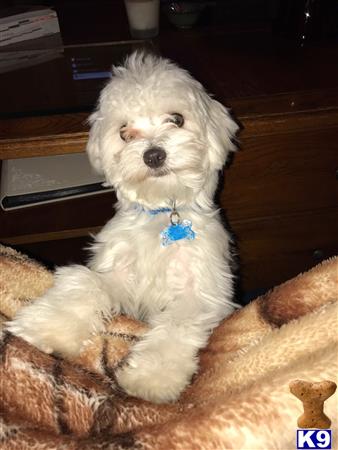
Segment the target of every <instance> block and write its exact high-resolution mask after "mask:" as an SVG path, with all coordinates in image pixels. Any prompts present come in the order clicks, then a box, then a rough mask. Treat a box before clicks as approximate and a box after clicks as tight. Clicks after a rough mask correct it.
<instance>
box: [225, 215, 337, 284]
mask: <svg viewBox="0 0 338 450" xmlns="http://www.w3.org/2000/svg"><path fill="white" fill-rule="evenodd" d="M337 224H338V209H330V210H324V211H321V212H320V211H317V212H308V213H306V214H294V215H292V214H291V215H289V216H283V217H270V218H266V219H260V220H252V221H248V222H233V223H231V225H232V229H233V230H234V233H235V235H236V238H237V244H238V253H239V257H240V261H241V264H240V267H241V275H242V283H243V286H244V289H245V290H252V289H257V288H269V287H272V286H274V285H276V284H279V283H281V282H283V281H285V280H287V279H288V278H290V277H293V276H295V275H297V274H298V273H299V272H301V271H305V270H307V269H309V268H310V267H312V266H314V265H315V264H317V263H318V262H319V261H320V260H321V259H322V258H328V257H330V256H333V255H336V254H338V233H337ZM320 255H322V256H320ZM337 276H338V274H337Z"/></svg>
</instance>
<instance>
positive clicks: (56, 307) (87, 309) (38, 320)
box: [7, 265, 119, 355]
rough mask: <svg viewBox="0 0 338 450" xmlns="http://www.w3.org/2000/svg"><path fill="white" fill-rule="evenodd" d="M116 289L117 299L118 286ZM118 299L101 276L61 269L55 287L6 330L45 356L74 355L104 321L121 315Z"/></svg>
mask: <svg viewBox="0 0 338 450" xmlns="http://www.w3.org/2000/svg"><path fill="white" fill-rule="evenodd" d="M112 277H113V275H112ZM115 286H116V288H115V292H114V294H116V295H114V297H115V298H117V299H118V298H119V292H118V283H117V282H116V283H115ZM115 298H114V301H112V299H111V296H110V295H109V287H108V286H107V284H106V281H105V278H104V276H102V275H101V274H99V273H97V272H94V271H93V270H90V269H89V268H87V267H85V266H80V265H73V266H68V267H62V268H60V269H58V270H57V271H56V274H55V282H54V285H53V286H52V287H51V288H50V289H49V290H48V291H47V292H46V293H45V294H44V295H43V296H42V297H41V298H39V299H38V300H36V301H34V302H33V303H32V304H30V305H28V306H25V307H23V308H22V309H21V310H20V311H19V313H18V314H17V316H16V317H15V318H14V320H13V321H12V322H9V323H8V324H7V329H8V330H9V331H11V332H12V333H13V334H15V335H17V336H20V337H22V338H23V339H25V340H26V341H28V342H30V343H31V344H33V345H35V346H36V347H38V348H40V349H41V350H43V351H45V352H46V353H52V352H59V353H61V354H63V355H75V354H77V353H79V351H80V349H81V347H82V345H83V343H84V342H85V341H86V340H88V339H89V338H90V337H91V334H92V333H94V332H97V331H99V330H101V329H102V327H103V319H104V317H107V316H109V315H110V314H111V313H112V312H113V313H118V312H119V303H118V302H117V301H115ZM112 308H113V311H112Z"/></svg>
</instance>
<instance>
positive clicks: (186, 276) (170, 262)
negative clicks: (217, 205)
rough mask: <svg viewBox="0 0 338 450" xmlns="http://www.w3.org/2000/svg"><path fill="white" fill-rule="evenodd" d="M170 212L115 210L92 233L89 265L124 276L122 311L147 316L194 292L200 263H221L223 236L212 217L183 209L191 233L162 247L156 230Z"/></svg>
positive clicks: (166, 221) (164, 224) (224, 246)
mask: <svg viewBox="0 0 338 450" xmlns="http://www.w3.org/2000/svg"><path fill="white" fill-rule="evenodd" d="M169 216H170V215H169V213H159V214H156V215H150V214H149V213H146V212H141V213H140V212H130V213H118V214H117V215H116V216H115V217H114V218H113V219H112V220H111V221H110V222H108V224H107V225H106V226H105V227H104V229H103V230H102V231H101V233H100V234H99V235H98V236H97V239H96V241H97V243H96V245H95V246H94V250H95V254H94V258H93V260H92V262H91V267H92V268H93V269H94V270H96V271H98V272H105V273H106V274H107V277H108V278H109V273H110V272H111V273H113V272H114V274H116V273H118V274H119V276H120V277H121V278H123V279H124V280H125V286H126V290H127V299H126V301H125V303H124V305H125V309H126V311H125V312H126V313H128V314H130V315H132V316H135V317H138V318H142V319H146V318H147V317H149V316H152V315H153V314H154V313H156V312H159V311H161V310H163V309H165V308H166V307H167V305H168V304H169V303H170V302H173V301H177V299H178V298H180V297H181V296H182V297H183V296H187V295H188V294H189V293H191V295H193V291H194V289H195V288H196V283H195V279H196V278H197V277H201V272H202V273H203V266H204V265H205V269H206V270H207V269H208V267H207V266H208V264H210V258H212V259H214V258H216V259H219V260H223V262H224V263H225V259H226V258H225V259H224V257H225V254H226V251H227V236H226V235H225V231H224V230H223V228H222V226H221V224H220V223H219V221H218V220H217V218H215V217H211V218H210V217H208V218H207V219H206V218H205V217H203V216H199V215H198V214H196V213H192V212H187V213H182V219H189V220H191V222H192V228H193V230H194V232H195V233H196V238H195V239H194V240H187V239H182V240H180V241H177V242H173V243H172V244H170V245H168V246H163V245H162V243H161V232H162V231H163V230H164V229H165V228H166V227H168V225H170V217H169ZM215 228H216V229H217V230H218V233H215ZM220 243H221V244H220ZM220 264H222V262H221V261H220ZM224 270H228V269H227V264H224ZM175 299H176V300H175Z"/></svg>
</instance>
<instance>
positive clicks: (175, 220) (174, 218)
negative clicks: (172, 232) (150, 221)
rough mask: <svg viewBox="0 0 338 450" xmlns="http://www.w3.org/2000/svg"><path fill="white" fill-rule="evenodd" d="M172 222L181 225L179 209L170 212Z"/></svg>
mask: <svg viewBox="0 0 338 450" xmlns="http://www.w3.org/2000/svg"><path fill="white" fill-rule="evenodd" d="M170 223H171V225H179V224H180V223H181V217H180V215H179V214H178V212H177V211H173V212H172V213H171V214H170Z"/></svg>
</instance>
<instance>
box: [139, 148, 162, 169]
mask: <svg viewBox="0 0 338 450" xmlns="http://www.w3.org/2000/svg"><path fill="white" fill-rule="evenodd" d="M166 157H167V154H166V152H165V151H164V150H163V148H160V147H151V148H150V149H149V150H147V151H145V152H144V154H143V161H144V162H145V163H146V164H147V166H148V167H151V168H152V169H157V168H158V167H161V166H163V164H164V161H165V159H166Z"/></svg>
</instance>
